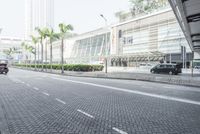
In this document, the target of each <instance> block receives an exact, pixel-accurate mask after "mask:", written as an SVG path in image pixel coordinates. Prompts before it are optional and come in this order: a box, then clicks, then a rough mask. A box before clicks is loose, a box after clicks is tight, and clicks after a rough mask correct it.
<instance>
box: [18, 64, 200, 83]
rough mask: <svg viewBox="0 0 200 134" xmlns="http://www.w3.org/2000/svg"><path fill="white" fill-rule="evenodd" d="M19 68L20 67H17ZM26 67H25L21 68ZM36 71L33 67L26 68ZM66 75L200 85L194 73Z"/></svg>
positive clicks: (78, 73)
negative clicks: (192, 74)
mask: <svg viewBox="0 0 200 134" xmlns="http://www.w3.org/2000/svg"><path fill="white" fill-rule="evenodd" d="M15 68H19V67H15ZM19 69H25V68H19ZM26 70H31V71H34V68H32V69H26ZM60 72H61V71H60V70H53V71H52V73H53V74H60ZM44 73H51V72H50V70H47V71H46V70H45V69H44ZM64 75H66V76H76V77H93V78H107V79H126V80H141V81H150V82H159V83H168V84H176V85H184V86H195V87H200V74H194V77H192V76H191V74H185V73H184V74H180V75H165V74H150V73H149V72H148V73H147V72H142V73H141V72H139V73H138V72H109V73H107V74H106V73H104V72H73V71H65V73H64Z"/></svg>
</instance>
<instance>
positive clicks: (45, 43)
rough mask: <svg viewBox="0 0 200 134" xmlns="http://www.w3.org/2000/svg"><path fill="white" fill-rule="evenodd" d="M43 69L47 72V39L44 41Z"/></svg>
mask: <svg viewBox="0 0 200 134" xmlns="http://www.w3.org/2000/svg"><path fill="white" fill-rule="evenodd" d="M45 70H46V72H47V40H46V41H45Z"/></svg>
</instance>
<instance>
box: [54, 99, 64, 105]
mask: <svg viewBox="0 0 200 134" xmlns="http://www.w3.org/2000/svg"><path fill="white" fill-rule="evenodd" d="M56 100H57V101H58V102H60V103H62V104H66V102H64V101H62V100H60V99H58V98H56Z"/></svg>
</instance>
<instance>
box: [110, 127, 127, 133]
mask: <svg viewBox="0 0 200 134" xmlns="http://www.w3.org/2000/svg"><path fill="white" fill-rule="evenodd" d="M113 130H115V131H116V132H118V133H120V134H128V133H127V132H124V131H122V130H120V129H118V128H116V127H113Z"/></svg>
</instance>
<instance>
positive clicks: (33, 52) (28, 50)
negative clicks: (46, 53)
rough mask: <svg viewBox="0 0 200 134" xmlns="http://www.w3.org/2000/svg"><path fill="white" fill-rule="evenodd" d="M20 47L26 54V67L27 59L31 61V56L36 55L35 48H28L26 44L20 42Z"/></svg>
mask: <svg viewBox="0 0 200 134" xmlns="http://www.w3.org/2000/svg"><path fill="white" fill-rule="evenodd" d="M22 47H23V48H24V50H25V51H26V53H27V54H26V67H27V59H29V57H30V60H31V54H34V55H36V53H35V48H34V47H33V46H30V45H29V44H28V43H25V42H22ZM29 54H30V55H29ZM28 55H29V56H28Z"/></svg>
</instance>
